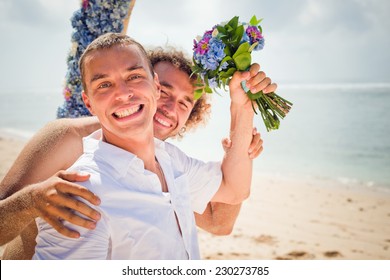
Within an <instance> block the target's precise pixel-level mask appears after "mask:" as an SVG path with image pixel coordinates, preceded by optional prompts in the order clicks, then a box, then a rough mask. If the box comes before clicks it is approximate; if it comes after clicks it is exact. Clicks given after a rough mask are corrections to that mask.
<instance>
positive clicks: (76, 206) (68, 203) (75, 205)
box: [47, 193, 100, 220]
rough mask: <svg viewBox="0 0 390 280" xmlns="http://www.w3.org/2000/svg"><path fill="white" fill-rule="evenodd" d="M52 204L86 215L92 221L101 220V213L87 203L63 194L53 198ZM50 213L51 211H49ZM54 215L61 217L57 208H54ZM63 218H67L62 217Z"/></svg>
mask: <svg viewBox="0 0 390 280" xmlns="http://www.w3.org/2000/svg"><path fill="white" fill-rule="evenodd" d="M51 200H52V202H53V203H52V204H54V205H58V206H61V207H66V208H69V209H71V210H73V211H75V212H79V213H80V214H82V215H85V216H87V217H89V218H90V219H92V220H99V219H100V213H99V212H98V211H96V210H95V209H93V208H92V207H90V206H89V205H87V204H86V203H84V202H82V201H80V200H78V199H77V198H75V197H73V196H69V195H64V194H62V193H58V194H57V195H56V196H53V197H52V198H51ZM47 211H49V210H47ZM53 214H55V215H57V216H60V213H59V210H58V208H57V207H54V209H53ZM61 218H65V217H62V216H61Z"/></svg>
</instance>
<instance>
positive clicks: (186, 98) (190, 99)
mask: <svg viewBox="0 0 390 280" xmlns="http://www.w3.org/2000/svg"><path fill="white" fill-rule="evenodd" d="M160 85H161V86H163V87H166V88H168V89H173V86H172V85H171V84H170V83H167V82H164V81H160ZM184 100H186V101H187V102H189V103H191V104H192V105H193V104H194V99H192V98H191V97H189V96H188V95H185V96H184Z"/></svg>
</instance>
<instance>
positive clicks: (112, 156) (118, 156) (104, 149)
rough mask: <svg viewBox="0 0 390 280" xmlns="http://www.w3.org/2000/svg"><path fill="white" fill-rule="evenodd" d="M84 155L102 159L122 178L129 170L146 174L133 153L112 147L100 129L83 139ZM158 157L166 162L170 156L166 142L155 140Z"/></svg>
mask: <svg viewBox="0 0 390 280" xmlns="http://www.w3.org/2000/svg"><path fill="white" fill-rule="evenodd" d="M83 144H84V145H83V147H84V153H86V154H92V155H93V156H94V157H98V158H100V159H101V160H102V161H104V162H106V163H107V164H109V165H110V166H112V167H113V169H114V170H115V171H116V172H118V173H119V175H120V176H122V177H123V176H125V175H126V174H127V171H128V170H129V168H132V169H133V170H135V171H136V172H139V173H141V172H144V170H145V165H144V162H143V161H142V160H141V159H139V158H138V157H137V156H136V155H134V154H133V153H130V152H128V151H126V150H123V149H121V148H119V147H116V146H114V145H111V144H109V143H107V142H104V141H103V140H102V130H101V129H99V130H97V131H95V132H93V133H92V134H91V135H89V136H87V137H85V138H84V139H83ZM154 145H155V148H156V149H155V152H156V157H157V158H159V159H160V161H163V162H166V160H167V159H168V157H169V155H168V154H167V153H166V152H165V142H164V141H161V140H159V139H157V138H154Z"/></svg>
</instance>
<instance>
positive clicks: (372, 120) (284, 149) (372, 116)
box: [0, 84, 390, 189]
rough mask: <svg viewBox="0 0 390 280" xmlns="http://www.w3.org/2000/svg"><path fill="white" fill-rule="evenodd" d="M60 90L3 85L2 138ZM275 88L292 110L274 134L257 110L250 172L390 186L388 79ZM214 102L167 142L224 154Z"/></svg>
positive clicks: (46, 117) (21, 129)
mask: <svg viewBox="0 0 390 280" xmlns="http://www.w3.org/2000/svg"><path fill="white" fill-rule="evenodd" d="M61 92H62V91H61V89H42V90H30V91H23V92H15V91H0V98H1V102H0V136H3V137H4V136H5V135H13V136H19V137H24V138H28V137H31V135H33V133H35V132H36V131H37V130H38V129H39V128H41V127H42V126H43V125H44V124H45V123H47V122H48V121H50V120H54V119H55V118H56V110H57V107H58V106H59V105H60V104H62V102H63V97H62V95H61ZM278 94H280V95H281V96H283V97H285V98H287V99H288V100H290V101H292V102H293V103H294V105H293V109H292V110H291V112H290V113H289V115H288V116H287V117H286V118H285V119H284V120H282V122H281V127H280V129H279V130H277V131H272V132H266V130H265V127H264V125H263V123H262V121H261V117H260V116H255V126H256V127H257V128H258V130H259V131H260V132H261V135H262V138H263V140H264V151H263V153H262V154H261V155H260V157H259V158H257V159H256V160H255V164H254V177H255V178H256V176H257V175H260V174H275V175H277V176H297V177H299V176H308V177H310V178H314V179H324V180H338V181H341V182H345V183H346V184H349V183H351V182H353V183H359V184H361V185H363V186H366V187H373V186H374V187H375V186H380V187H385V188H389V189H390V140H389V138H390V117H389V112H390V85H389V84H365V85H361V84H360V85H359V84H351V85H295V86H283V85H280V86H279V89H278ZM212 104H213V109H212V114H211V118H210V120H209V122H208V124H207V126H205V127H202V126H201V127H199V128H197V129H196V130H195V131H194V132H189V133H187V135H186V136H185V137H184V138H183V139H182V140H180V141H178V140H171V142H173V143H175V144H176V145H178V146H179V147H180V148H182V149H183V150H184V151H185V152H186V153H187V154H189V155H190V156H193V157H196V158H199V159H202V160H205V161H208V160H220V159H221V158H222V156H223V150H222V147H221V144H220V141H221V139H222V138H223V137H225V136H227V135H228V131H229V97H228V96H227V94H226V93H221V95H220V96H219V95H216V94H214V95H213V96H212ZM0 158H1V154H0Z"/></svg>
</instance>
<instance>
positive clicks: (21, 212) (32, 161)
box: [0, 118, 99, 244]
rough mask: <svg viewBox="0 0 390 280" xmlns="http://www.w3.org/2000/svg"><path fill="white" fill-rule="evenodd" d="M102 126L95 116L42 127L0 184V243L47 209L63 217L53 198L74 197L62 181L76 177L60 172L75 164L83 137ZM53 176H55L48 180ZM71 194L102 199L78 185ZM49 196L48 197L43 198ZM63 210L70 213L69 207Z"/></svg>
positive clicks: (81, 177)
mask: <svg viewBox="0 0 390 280" xmlns="http://www.w3.org/2000/svg"><path fill="white" fill-rule="evenodd" d="M98 127H99V125H98V124H97V122H96V120H94V119H93V118H85V119H80V120H65V119H64V120H56V121H53V122H51V123H49V124H48V125H46V126H45V127H44V128H42V129H41V130H40V131H39V132H38V133H37V134H36V135H35V136H34V137H33V138H32V139H31V140H30V141H29V142H28V143H27V144H26V146H25V147H24V149H23V150H22V152H21V153H20V154H19V156H18V158H17V159H16V161H15V162H14V164H13V165H12V166H11V168H10V170H9V171H8V173H7V174H6V176H5V177H4V179H3V180H2V182H1V184H0V198H1V199H2V200H1V201H0V221H1V222H0V232H1V235H0V236H1V237H0V244H4V243H6V242H8V241H10V240H12V239H13V238H14V237H16V236H17V235H19V234H20V233H21V231H22V230H23V229H24V228H25V227H26V226H27V225H29V224H30V223H31V222H32V221H33V219H34V218H35V217H36V216H38V215H41V214H42V215H43V216H45V215H46V214H43V213H44V212H45V211H46V212H47V213H50V211H52V212H54V215H55V216H57V217H58V216H60V215H58V211H57V210H58V209H57V208H55V207H53V203H50V201H53V199H54V202H58V203H63V200H64V199H65V200H66V199H67V198H70V197H69V196H68V194H69V190H68V189H66V190H65V187H64V186H62V183H61V182H62V181H64V180H63V179H67V180H72V177H67V176H71V175H65V177H64V176H63V174H59V173H57V172H58V171H59V170H63V169H66V168H68V167H69V166H70V165H71V164H73V162H74V161H75V160H76V159H77V158H78V157H79V156H80V155H81V153H82V142H81V137H82V136H85V135H87V134H88V133H89V132H92V131H93V130H96V129H97V128H98ZM50 176H53V177H52V178H50V179H47V178H49V177H50ZM61 176H62V177H61ZM74 176H75V177H74V178H73V179H76V180H83V176H80V177H78V176H77V175H74ZM84 177H85V176H84ZM85 179H86V178H84V180H85ZM44 180H46V181H44ZM56 190H58V192H56ZM71 193H72V194H73V193H74V194H75V195H81V196H83V197H85V198H86V199H87V200H91V202H92V203H96V202H97V201H98V198H96V196H94V195H93V194H92V193H90V192H89V191H86V190H81V189H80V187H79V186H77V185H75V186H74V188H72V190H71ZM45 195H46V196H47V198H48V199H47V200H44V199H43V197H44V196H45ZM61 199H62V200H61ZM61 201H62V202H61ZM67 201H68V200H67ZM67 203H68V204H65V206H71V204H69V203H71V202H69V201H68V202H67ZM74 207H76V209H77V208H80V210H81V212H85V213H88V214H89V215H94V214H96V213H94V212H93V211H92V209H88V208H86V207H85V205H75V206H74ZM39 209H41V210H39ZM63 210H67V211H68V212H69V210H68V209H66V208H63ZM95 212H96V211H95ZM47 215H48V214H47ZM65 215H66V214H65ZM47 217H49V216H47ZM43 218H45V217H43ZM34 226H35V225H34Z"/></svg>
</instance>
